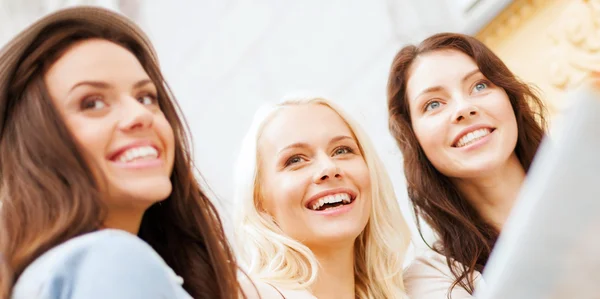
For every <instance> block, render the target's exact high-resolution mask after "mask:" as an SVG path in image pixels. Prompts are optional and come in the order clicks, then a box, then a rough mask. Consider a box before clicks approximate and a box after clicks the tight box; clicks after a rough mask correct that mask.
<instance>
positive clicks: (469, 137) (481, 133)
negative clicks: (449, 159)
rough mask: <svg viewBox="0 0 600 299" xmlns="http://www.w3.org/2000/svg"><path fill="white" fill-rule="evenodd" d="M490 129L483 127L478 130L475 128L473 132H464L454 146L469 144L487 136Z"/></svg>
mask: <svg viewBox="0 0 600 299" xmlns="http://www.w3.org/2000/svg"><path fill="white" fill-rule="evenodd" d="M491 132H492V131H491V130H490V129H487V128H484V129H479V130H475V131H473V132H470V133H469V134H466V135H465V136H463V137H461V138H460V139H459V140H458V142H457V143H456V147H463V146H465V145H469V144H471V143H472V142H475V141H477V140H479V139H481V138H483V137H485V136H487V135H488V134H490V133H491Z"/></svg>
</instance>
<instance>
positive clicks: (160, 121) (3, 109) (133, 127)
mask: <svg viewBox="0 0 600 299" xmlns="http://www.w3.org/2000/svg"><path fill="white" fill-rule="evenodd" d="M184 129H185V124H184V121H183V120H182V119H181V116H180V114H179V113H178V109H177V106H176V102H175V101H174V99H173V97H172V95H171V93H170V92H169V90H168V88H167V85H166V83H165V81H164V79H163V77H162V75H161V72H160V69H159V66H158V63H157V57H156V54H155V52H154V50H153V48H152V46H151V44H150V43H149V41H148V39H147V38H146V36H145V35H144V34H143V33H142V32H141V30H139V28H138V27H137V26H135V25H134V24H133V23H132V22H130V21H129V20H127V19H126V18H124V17H122V16H120V15H118V14H116V13H113V12H110V11H107V10H104V9H100V8H91V7H78V8H71V9H67V10H62V11H59V12H56V13H54V14H52V15H49V16H47V17H45V18H43V19H41V20H40V21H38V22H36V23H35V24H33V25H31V26H30V27H29V28H28V29H26V30H25V31H23V32H21V33H20V34H19V35H18V36H17V37H16V38H15V39H14V40H12V41H11V42H9V43H8V45H7V46H6V47H5V48H4V49H2V51H1V52H0V196H1V197H0V201H1V203H2V206H1V208H0V252H1V253H2V260H0V298H2V299H6V298H9V297H11V298H15V299H16V298H27V299H29V298H85V299H90V298H191V297H190V296H192V297H194V298H211V299H212V298H223V299H230V298H236V297H238V295H240V294H241V293H240V287H239V284H238V282H237V279H236V276H237V272H238V268H237V266H236V262H235V259H234V256H233V254H232V253H231V251H230V249H229V246H228V243H227V239H226V238H225V234H224V232H223V228H222V226H221V222H220V220H219V217H218V215H217V212H216V210H215V208H214V207H213V205H212V204H211V202H210V200H209V199H208V197H207V196H206V195H205V194H204V192H203V191H202V190H201V189H200V186H199V184H198V182H197V181H196V180H195V177H194V172H193V167H192V163H191V160H190V150H189V147H188V141H187V140H186V134H185V131H184ZM177 275H179V276H177Z"/></svg>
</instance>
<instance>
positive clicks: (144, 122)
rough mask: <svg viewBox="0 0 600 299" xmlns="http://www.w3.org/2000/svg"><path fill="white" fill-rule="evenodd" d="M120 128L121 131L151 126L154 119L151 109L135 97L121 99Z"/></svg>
mask: <svg viewBox="0 0 600 299" xmlns="http://www.w3.org/2000/svg"><path fill="white" fill-rule="evenodd" d="M122 105H123V106H122V111H121V116H122V117H121V122H120V126H119V127H120V128H121V130H123V131H132V130H139V129H144V128H151V127H152V123H153V120H154V116H153V113H152V111H150V110H149V109H148V107H146V106H145V105H143V104H142V103H140V102H139V101H138V100H137V99H134V98H131V97H128V98H126V99H125V100H123V101H122Z"/></svg>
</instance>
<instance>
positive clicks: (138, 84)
mask: <svg viewBox="0 0 600 299" xmlns="http://www.w3.org/2000/svg"><path fill="white" fill-rule="evenodd" d="M150 83H152V80H150V79H143V80H140V81H138V82H136V83H135V84H133V88H140V87H142V86H144V85H146V84H150ZM85 85H87V86H92V87H96V88H101V89H108V88H109V87H110V85H109V84H108V83H106V82H102V81H81V82H79V83H77V84H75V85H73V87H71V90H69V93H71V92H72V91H73V90H74V89H75V88H77V87H80V86H85Z"/></svg>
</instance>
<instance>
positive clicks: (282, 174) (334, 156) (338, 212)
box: [258, 104, 371, 248]
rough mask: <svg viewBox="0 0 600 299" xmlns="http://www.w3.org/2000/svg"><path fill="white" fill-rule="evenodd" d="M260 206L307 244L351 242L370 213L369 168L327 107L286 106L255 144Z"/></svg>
mask: <svg viewBox="0 0 600 299" xmlns="http://www.w3.org/2000/svg"><path fill="white" fill-rule="evenodd" d="M258 155H259V165H258V167H259V173H260V177H259V186H260V191H259V192H260V193H261V194H262V202H261V205H262V208H263V209H264V210H265V211H266V212H267V213H268V214H270V215H271V216H272V217H273V219H274V220H275V222H276V223H277V224H278V225H279V227H280V228H281V229H282V230H283V231H284V232H285V233H286V234H287V235H289V236H290V237H292V238H294V239H295V240H298V241H300V242H302V243H304V244H305V245H307V246H309V247H311V248H315V247H319V246H321V247H322V246H336V245H341V244H353V242H354V240H355V239H356V237H358V236H359V235H360V233H361V232H362V231H363V230H364V228H365V226H366V224H367V222H368V220H369V215H370V213H371V181H370V176H369V169H368V168H367V164H366V163H365V159H364V158H363V156H362V154H361V150H360V148H359V144H358V142H357V140H356V138H355V137H354V134H353V133H352V131H351V130H350V128H349V127H348V125H347V124H346V122H345V121H344V120H342V118H341V117H340V116H339V115H338V114H337V113H336V112H335V111H333V110H332V109H331V108H329V107H327V106H325V105H320V104H308V105H297V106H287V107H284V108H282V109H281V110H280V111H278V112H277V114H276V115H275V117H274V118H273V119H272V120H270V121H269V122H268V123H267V124H266V126H265V128H264V131H263V134H262V136H261V138H260V139H259V145H258Z"/></svg>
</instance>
